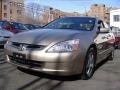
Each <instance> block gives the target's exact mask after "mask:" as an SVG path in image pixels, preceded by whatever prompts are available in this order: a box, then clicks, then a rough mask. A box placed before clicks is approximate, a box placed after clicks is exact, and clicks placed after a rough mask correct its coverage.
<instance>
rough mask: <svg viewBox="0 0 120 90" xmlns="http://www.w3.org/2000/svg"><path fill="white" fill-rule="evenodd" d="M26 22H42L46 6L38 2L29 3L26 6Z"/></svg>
mask: <svg viewBox="0 0 120 90" xmlns="http://www.w3.org/2000/svg"><path fill="white" fill-rule="evenodd" d="M25 10H26V15H25V21H26V23H32V24H41V23H42V19H43V13H44V7H43V6H41V5H40V4H37V3H29V4H28V5H27V6H26V7H25Z"/></svg>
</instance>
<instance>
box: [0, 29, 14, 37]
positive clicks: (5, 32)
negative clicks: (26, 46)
mask: <svg viewBox="0 0 120 90" xmlns="http://www.w3.org/2000/svg"><path fill="white" fill-rule="evenodd" d="M13 35H14V34H13V33H12V32H10V31H7V30H0V36H3V37H5V36H7V37H11V36H13Z"/></svg>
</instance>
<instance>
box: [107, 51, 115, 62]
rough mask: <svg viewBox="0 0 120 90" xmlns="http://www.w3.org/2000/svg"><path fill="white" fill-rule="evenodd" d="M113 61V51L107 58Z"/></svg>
mask: <svg viewBox="0 0 120 90" xmlns="http://www.w3.org/2000/svg"><path fill="white" fill-rule="evenodd" d="M113 59H114V50H113V51H112V52H111V53H110V55H109V56H108V60H110V61H113Z"/></svg>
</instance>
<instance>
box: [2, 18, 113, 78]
mask: <svg viewBox="0 0 120 90" xmlns="http://www.w3.org/2000/svg"><path fill="white" fill-rule="evenodd" d="M109 31H110V29H109V27H108V25H107V24H106V23H105V22H103V21H102V20H100V19H98V18H95V17H64V18H59V19H56V20H54V21H52V22H50V23H49V24H47V25H46V26H44V27H43V28H42V29H38V30H33V31H27V32H22V33H19V34H17V35H15V36H13V37H12V38H10V39H9V40H8V42H7V43H6V45H5V46H4V48H5V53H6V57H7V61H8V62H10V63H11V64H13V65H15V66H18V67H22V68H25V69H30V70H33V71H38V72H43V73H47V74H49V75H58V76H68V75H77V74H80V76H81V75H82V78H83V79H90V78H91V77H92V76H93V73H94V71H95V66H96V64H97V63H99V62H100V61H102V60H104V59H105V58H108V59H111V60H112V59H113V56H114V47H113V44H114V41H115V37H114V35H113V34H112V33H110V32H109Z"/></svg>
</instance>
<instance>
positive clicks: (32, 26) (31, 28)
mask: <svg viewBox="0 0 120 90" xmlns="http://www.w3.org/2000/svg"><path fill="white" fill-rule="evenodd" d="M24 25H25V26H26V27H27V28H28V29H29V30H33V29H36V27H35V25H33V24H24Z"/></svg>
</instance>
